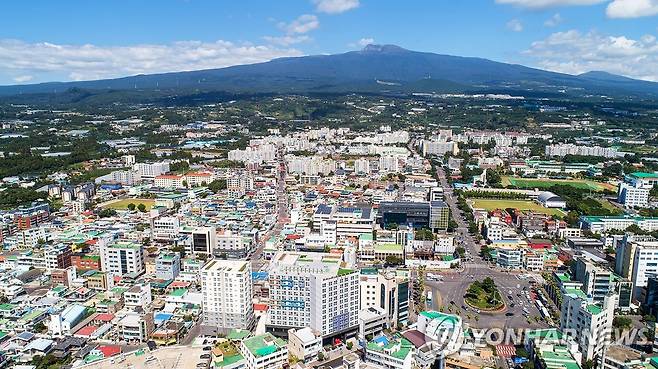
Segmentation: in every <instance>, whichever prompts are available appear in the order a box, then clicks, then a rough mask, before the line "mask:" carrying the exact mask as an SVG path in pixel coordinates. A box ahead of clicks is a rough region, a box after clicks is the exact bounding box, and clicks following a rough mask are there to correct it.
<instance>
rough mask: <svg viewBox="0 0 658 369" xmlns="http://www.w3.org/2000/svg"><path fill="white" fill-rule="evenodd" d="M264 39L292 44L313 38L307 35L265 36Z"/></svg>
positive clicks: (277, 43) (276, 43) (279, 43)
mask: <svg viewBox="0 0 658 369" xmlns="http://www.w3.org/2000/svg"><path fill="white" fill-rule="evenodd" d="M263 39H264V40H265V41H267V42H269V43H271V44H274V45H281V46H290V45H294V44H299V43H302V42H306V41H310V40H311V38H310V37H309V36H306V35H299V36H294V35H284V36H265V37H263Z"/></svg>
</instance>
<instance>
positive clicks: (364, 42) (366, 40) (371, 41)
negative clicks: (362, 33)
mask: <svg viewBox="0 0 658 369" xmlns="http://www.w3.org/2000/svg"><path fill="white" fill-rule="evenodd" d="M374 43H375V39H374V38H372V37H364V38H362V39H360V40H359V41H357V42H356V44H357V45H359V46H361V47H364V46H368V45H370V44H374Z"/></svg>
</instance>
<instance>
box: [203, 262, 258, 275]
mask: <svg viewBox="0 0 658 369" xmlns="http://www.w3.org/2000/svg"><path fill="white" fill-rule="evenodd" d="M201 269H202V270H204V271H213V272H214V271H225V272H232V273H241V272H244V271H247V270H248V269H249V262H248V261H244V260H210V261H209V262H208V263H206V264H205V265H204V266H203V267H202V268H201Z"/></svg>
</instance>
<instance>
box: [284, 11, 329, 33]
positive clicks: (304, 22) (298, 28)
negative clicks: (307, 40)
mask: <svg viewBox="0 0 658 369" xmlns="http://www.w3.org/2000/svg"><path fill="white" fill-rule="evenodd" d="M318 27H320V21H319V20H318V17H317V16H315V15H313V14H303V15H300V16H299V17H297V19H295V20H293V21H292V22H290V23H285V22H281V23H279V28H281V29H282V30H284V31H285V32H286V33H287V34H289V35H292V34H300V33H307V32H310V31H313V30H314V29H317V28H318Z"/></svg>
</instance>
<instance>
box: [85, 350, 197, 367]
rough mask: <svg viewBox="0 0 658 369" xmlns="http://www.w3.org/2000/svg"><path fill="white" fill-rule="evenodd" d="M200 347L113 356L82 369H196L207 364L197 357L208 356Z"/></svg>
mask: <svg viewBox="0 0 658 369" xmlns="http://www.w3.org/2000/svg"><path fill="white" fill-rule="evenodd" d="M209 352H210V351H203V349H202V347H193V346H172V347H164V348H160V349H157V350H155V351H152V352H147V351H146V352H145V351H137V352H131V353H128V354H122V355H118V356H114V357H111V358H108V359H104V360H101V361H98V362H95V363H92V364H89V365H85V366H83V367H82V368H84V369H197V368H198V367H197V364H199V363H200V362H204V361H205V362H207V363H209V362H210V360H202V359H200V358H199V357H200V356H201V355H203V354H208V353H209Z"/></svg>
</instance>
